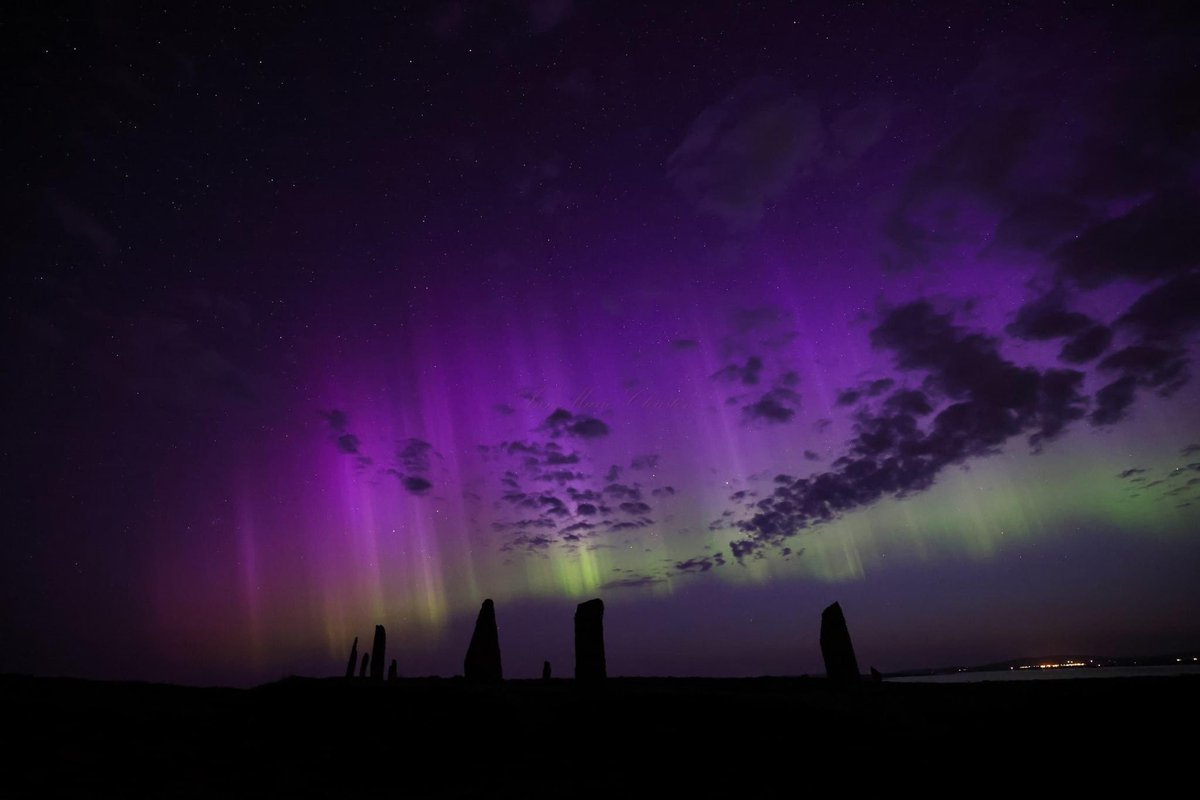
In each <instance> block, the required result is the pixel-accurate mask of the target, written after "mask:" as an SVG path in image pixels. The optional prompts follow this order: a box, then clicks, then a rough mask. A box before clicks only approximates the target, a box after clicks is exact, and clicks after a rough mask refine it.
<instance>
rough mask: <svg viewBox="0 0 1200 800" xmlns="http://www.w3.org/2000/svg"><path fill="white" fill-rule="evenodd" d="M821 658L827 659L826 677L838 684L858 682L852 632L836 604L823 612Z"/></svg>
mask: <svg viewBox="0 0 1200 800" xmlns="http://www.w3.org/2000/svg"><path fill="white" fill-rule="evenodd" d="M821 656H822V657H823V658H824V659H825V676H826V677H827V678H829V680H831V681H835V682H837V683H852V682H854V681H857V680H858V660H857V659H856V658H855V657H854V646H853V645H852V644H850V631H849V630H847V628H846V617H845V616H844V615H843V614H842V607H841V606H840V605H838V604H837V603H834V604H833V605H831V606H830V607H829V608H827V609H825V610H824V611H822V612H821Z"/></svg>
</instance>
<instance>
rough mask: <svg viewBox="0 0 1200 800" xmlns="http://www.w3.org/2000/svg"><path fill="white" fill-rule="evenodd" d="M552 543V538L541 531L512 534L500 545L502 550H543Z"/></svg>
mask: <svg viewBox="0 0 1200 800" xmlns="http://www.w3.org/2000/svg"><path fill="white" fill-rule="evenodd" d="M552 544H554V539H552V538H551V537H549V536H546V535H545V534H541V533H521V534H518V535H517V536H514V537H513V538H512V539H510V540H509V541H507V542H505V543H504V544H503V545H501V546H500V549H501V550H502V551H504V552H510V551H513V550H526V551H529V552H534V551H537V550H545V549H547V548H549V547H550V545H552Z"/></svg>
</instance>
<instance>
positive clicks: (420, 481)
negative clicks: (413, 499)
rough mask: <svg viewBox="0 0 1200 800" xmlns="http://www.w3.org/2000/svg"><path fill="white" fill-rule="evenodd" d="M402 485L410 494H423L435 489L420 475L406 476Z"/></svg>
mask: <svg viewBox="0 0 1200 800" xmlns="http://www.w3.org/2000/svg"><path fill="white" fill-rule="evenodd" d="M400 483H401V484H403V486H404V488H405V490H407V491H408V492H409V493H410V494H423V493H425V492H427V491H429V490H430V489H431V488H433V484H432V483H430V481H429V480H428V479H426V478H422V477H421V476H420V475H406V476H404V477H403V478H401V479H400Z"/></svg>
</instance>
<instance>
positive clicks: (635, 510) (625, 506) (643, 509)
mask: <svg viewBox="0 0 1200 800" xmlns="http://www.w3.org/2000/svg"><path fill="white" fill-rule="evenodd" d="M619 508H620V509H621V510H622V511H624V512H625V513H626V514H649V513H650V506H648V505H646V504H645V503H642V502H635V501H628V502H624V503H621V505H620V506H619Z"/></svg>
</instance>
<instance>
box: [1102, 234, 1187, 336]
mask: <svg viewBox="0 0 1200 800" xmlns="http://www.w3.org/2000/svg"><path fill="white" fill-rule="evenodd" d="M1196 224H1197V225H1200V219H1197V221H1196ZM1195 235H1200V234H1195ZM1195 263H1197V264H1200V259H1198V260H1197V261H1196V262H1195ZM1117 324H1118V325H1122V326H1126V327H1128V328H1132V329H1133V330H1136V331H1137V332H1139V333H1140V334H1141V336H1142V339H1143V340H1144V341H1153V342H1177V341H1179V340H1180V339H1182V338H1183V337H1185V336H1187V335H1188V334H1190V333H1192V332H1193V331H1195V330H1196V329H1197V328H1198V327H1200V272H1193V273H1190V274H1187V275H1180V276H1178V277H1175V278H1172V279H1171V280H1169V281H1167V282H1166V283H1164V284H1162V285H1161V286H1158V287H1156V288H1154V289H1151V290H1150V291H1148V292H1146V293H1145V294H1143V295H1142V296H1141V297H1139V298H1138V299H1137V300H1136V301H1135V302H1134V304H1133V305H1131V306H1130V307H1129V310H1128V311H1126V312H1125V313H1124V314H1122V315H1121V317H1120V318H1119V319H1118V320H1117Z"/></svg>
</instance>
